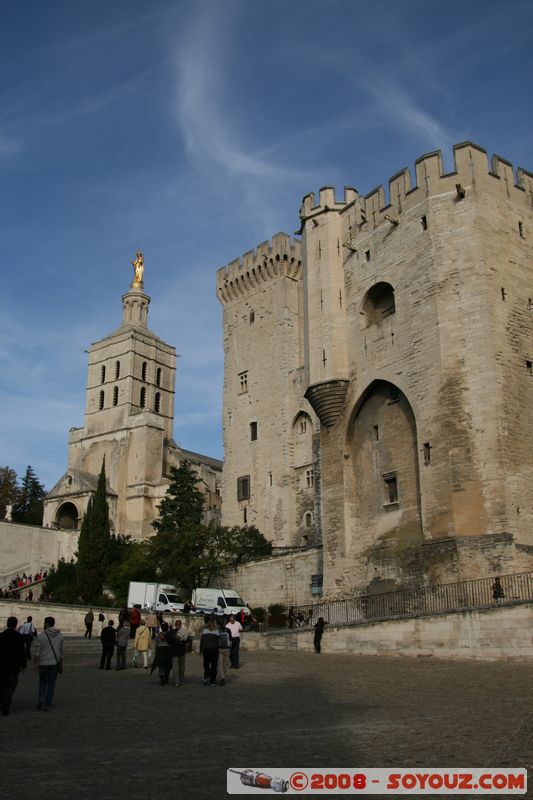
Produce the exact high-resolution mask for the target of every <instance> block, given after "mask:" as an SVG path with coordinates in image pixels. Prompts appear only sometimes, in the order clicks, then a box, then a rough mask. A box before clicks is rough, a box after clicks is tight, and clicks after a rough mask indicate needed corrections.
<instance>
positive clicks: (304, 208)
mask: <svg viewBox="0 0 533 800" xmlns="http://www.w3.org/2000/svg"><path fill="white" fill-rule="evenodd" d="M358 196H359V193H358V191H357V189H354V188H353V187H352V186H345V187H344V194H343V199H342V200H337V198H336V196H335V188H334V187H333V186H322V188H321V189H320V190H319V194H318V204H317V203H316V196H315V193H314V192H310V193H309V194H306V195H305V197H304V198H303V200H302V205H301V206H300V219H301V220H302V222H304V221H305V220H306V219H309V217H313V216H315V215H317V214H323V213H324V212H325V211H342V210H344V209H345V208H346V206H348V205H350V204H351V203H353V202H354V200H356V198H357V197H358Z"/></svg>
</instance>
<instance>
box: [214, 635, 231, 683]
mask: <svg viewBox="0 0 533 800" xmlns="http://www.w3.org/2000/svg"><path fill="white" fill-rule="evenodd" d="M230 647H231V636H230V632H229V631H228V630H226V628H225V626H224V622H223V621H222V623H221V625H220V629H219V631H218V663H217V676H218V677H219V678H220V685H221V686H224V684H225V683H226V678H227V676H228V670H229V651H230Z"/></svg>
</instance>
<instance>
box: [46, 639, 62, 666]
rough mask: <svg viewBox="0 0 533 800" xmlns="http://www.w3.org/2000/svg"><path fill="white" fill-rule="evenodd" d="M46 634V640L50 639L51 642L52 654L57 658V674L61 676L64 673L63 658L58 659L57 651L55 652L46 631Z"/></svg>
mask: <svg viewBox="0 0 533 800" xmlns="http://www.w3.org/2000/svg"><path fill="white" fill-rule="evenodd" d="M45 634H46V638H47V639H48V641H49V643H50V647H51V648H52V653H53V654H54V658H55V660H56V664H57V674H58V675H61V674H62V673H63V659H62V658H58V657H57V656H56V651H55V650H54V645H53V644H52V640H51V639H50V637H49V636H48V634H47V633H46V631H45Z"/></svg>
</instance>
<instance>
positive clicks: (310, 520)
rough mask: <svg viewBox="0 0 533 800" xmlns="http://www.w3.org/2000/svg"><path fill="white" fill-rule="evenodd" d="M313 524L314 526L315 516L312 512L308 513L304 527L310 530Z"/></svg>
mask: <svg viewBox="0 0 533 800" xmlns="http://www.w3.org/2000/svg"><path fill="white" fill-rule="evenodd" d="M312 524H313V515H312V514H311V512H310V511H307V512H306V514H305V516H304V525H305V527H306V528H310V527H311V525H312Z"/></svg>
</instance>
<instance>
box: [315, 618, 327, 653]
mask: <svg viewBox="0 0 533 800" xmlns="http://www.w3.org/2000/svg"><path fill="white" fill-rule="evenodd" d="M327 624H328V623H327V622H324V617H319V618H318V620H317V622H316V623H315V636H314V639H313V644H314V646H315V653H320V649H321V648H320V643H321V641H322V636H323V635H324V627H325V626H326V625H327Z"/></svg>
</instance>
